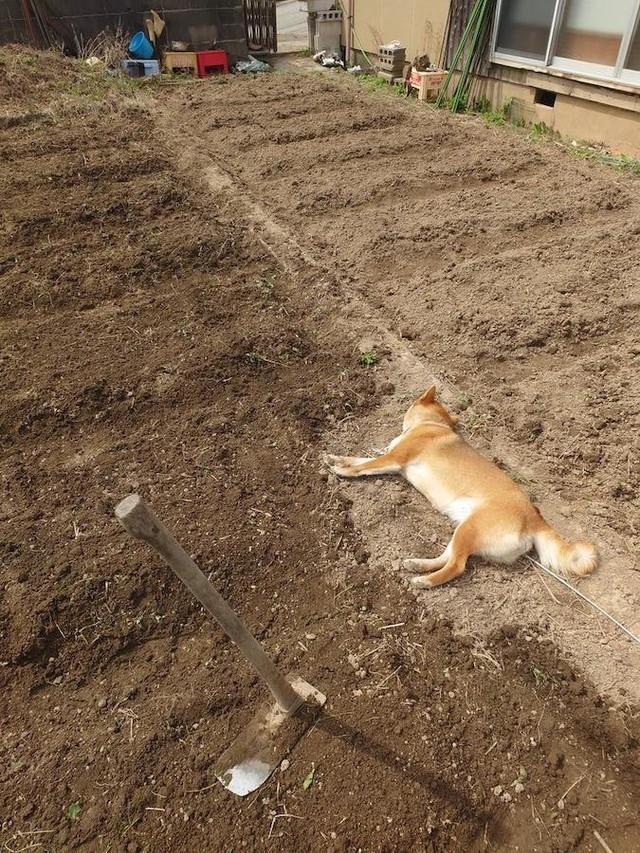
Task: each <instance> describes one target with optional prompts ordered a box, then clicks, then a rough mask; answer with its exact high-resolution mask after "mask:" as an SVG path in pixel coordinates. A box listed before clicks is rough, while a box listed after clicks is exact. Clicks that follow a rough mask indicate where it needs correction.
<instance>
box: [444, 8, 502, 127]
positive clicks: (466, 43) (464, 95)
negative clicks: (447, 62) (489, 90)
mask: <svg viewBox="0 0 640 853" xmlns="http://www.w3.org/2000/svg"><path fill="white" fill-rule="evenodd" d="M494 9H495V0H477V2H476V3H475V4H474V6H473V8H472V9H471V13H470V14H469V18H468V20H467V24H466V26H465V28H464V31H463V33H462V36H461V37H460V41H459V42H458V46H457V48H456V51H455V53H454V56H453V59H452V61H451V66H450V72H454V71H456V70H459V75H456V74H452V73H449V74H448V75H447V77H446V79H445V81H444V83H443V84H442V87H441V88H440V91H439V92H438V97H437V99H436V106H438V107H441V106H443V105H445V104H447V103H448V105H449V107H450V109H451V111H452V112H460V111H461V110H464V109H466V107H467V106H468V104H469V94H470V92H471V86H472V84H473V79H474V75H475V74H476V73H477V72H478V70H479V68H480V65H481V63H482V61H483V59H484V57H485V53H486V50H487V45H488V42H489V35H490V32H491V20H492V17H493V10H494ZM460 62H462V67H461V68H460V69H458V65H459V64H460ZM456 78H457V82H456V83H455V89H454V91H453V95H452V96H451V99H450V100H449V89H450V88H451V85H452V81H455V80H456Z"/></svg>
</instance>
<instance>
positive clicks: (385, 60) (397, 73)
mask: <svg viewBox="0 0 640 853" xmlns="http://www.w3.org/2000/svg"><path fill="white" fill-rule="evenodd" d="M406 52H407V49H406V48H405V47H400V46H399V45H398V46H395V45H389V44H382V45H380V47H379V48H378V68H379V69H380V76H382V77H385V78H386V77H389V78H393V79H394V78H396V77H403V76H404V66H405V62H406Z"/></svg>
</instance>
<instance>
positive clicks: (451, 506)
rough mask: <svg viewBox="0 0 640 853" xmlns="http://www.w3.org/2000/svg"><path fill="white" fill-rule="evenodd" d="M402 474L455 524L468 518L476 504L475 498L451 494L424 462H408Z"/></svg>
mask: <svg viewBox="0 0 640 853" xmlns="http://www.w3.org/2000/svg"><path fill="white" fill-rule="evenodd" d="M403 474H404V476H405V478H406V479H407V480H408V481H409V482H410V483H411V485H412V486H415V487H416V489H417V490H418V491H419V492H421V493H422V494H423V495H424V496H425V497H426V498H428V499H429V500H430V501H431V503H432V504H433V506H434V507H435V509H437V510H438V511H439V512H441V513H443V514H444V515H448V516H449V518H450V519H451V521H454V522H455V523H456V524H460V522H462V521H464V520H465V519H467V518H469V516H470V515H471V513H472V512H473V510H474V509H475V508H476V506H477V504H478V501H477V499H476V498H469V497H459V496H456V495H454V494H452V492H451V490H450V489H449V488H448V486H447V484H446V483H442V482H441V481H439V480H438V479H436V478H435V477H434V476H433V473H432V472H431V470H430V469H429V467H428V466H427V465H425V464H424V462H411V463H409V465H407V466H406V468H405V469H404V471H403Z"/></svg>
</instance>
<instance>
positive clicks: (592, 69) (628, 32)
mask: <svg viewBox="0 0 640 853" xmlns="http://www.w3.org/2000/svg"><path fill="white" fill-rule="evenodd" d="M566 5H567V0H556V5H555V8H554V11H553V18H552V20H551V27H550V30H549V39H548V41H547V50H546V54H545V57H544V59H531V58H530V57H527V56H518V54H512V53H503V52H500V51H499V50H496V42H497V39H498V32H499V29H500V16H501V14H502V8H503V0H498V2H497V3H496V10H495V13H494V19H493V27H492V32H491V43H490V44H491V49H490V56H489V59H490V61H491V62H493V63H494V64H495V65H507V66H510V67H511V68H528V69H530V70H531V71H543V72H547V73H550V74H552V73H553V72H554V71H557V72H560V73H561V74H563V75H571V76H575V77H577V78H579V79H585V78H586V79H588V80H590V81H592V82H594V83H597V82H604V83H607V84H609V85H611V84H614V85H615V84H616V83H618V84H620V85H622V86H634V87H638V88H640V71H634V70H632V69H628V68H626V67H625V65H626V62H627V60H628V58H629V54H630V52H631V46H632V45H633V41H634V39H635V37H636V34H637V33H638V32H639V31H640V0H635V6H634V9H633V12H632V14H631V15H630V16H629V20H628V23H627V26H626V27H625V31H624V33H623V35H622V40H621V42H620V47H619V49H618V56H617V58H616V64H615V65H614V66H610V65H598V64H597V63H593V62H584V61H580V60H577V59H566V58H563V57H557V56H556V55H555V51H556V47H557V45H558V39H559V36H560V29H561V27H562V21H563V18H564V11H565V8H566ZM612 69H613V73H611V72H612Z"/></svg>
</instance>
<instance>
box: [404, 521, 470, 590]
mask: <svg viewBox="0 0 640 853" xmlns="http://www.w3.org/2000/svg"><path fill="white" fill-rule="evenodd" d="M482 523H483V518H482V514H481V513H479V512H476V513H474V514H473V515H470V516H469V518H467V519H466V520H465V521H463V522H462V523H461V524H459V525H458V526H457V527H456V529H455V532H454V534H453V536H452V538H451V542H450V543H449V545H448V546H447V550H449V555H448V557H447V561H446V563H445V564H444V565H443V566H442V568H439V569H438V570H437V571H434V572H432V573H431V574H428V575H418V576H417V577H415V578H412V579H411V584H412V586H416V587H418V588H420V589H429V588H430V587H432V586H440V584H442V583H446V582H447V581H450V580H453V578H457V577H459V575H461V574H462V573H463V572H464V570H465V568H466V566H467V560H468V559H469V557H470V556H471V554H477V553H478V552H479V550H480V549H479V547H478V544H479V537H480V536H481V532H482Z"/></svg>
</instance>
